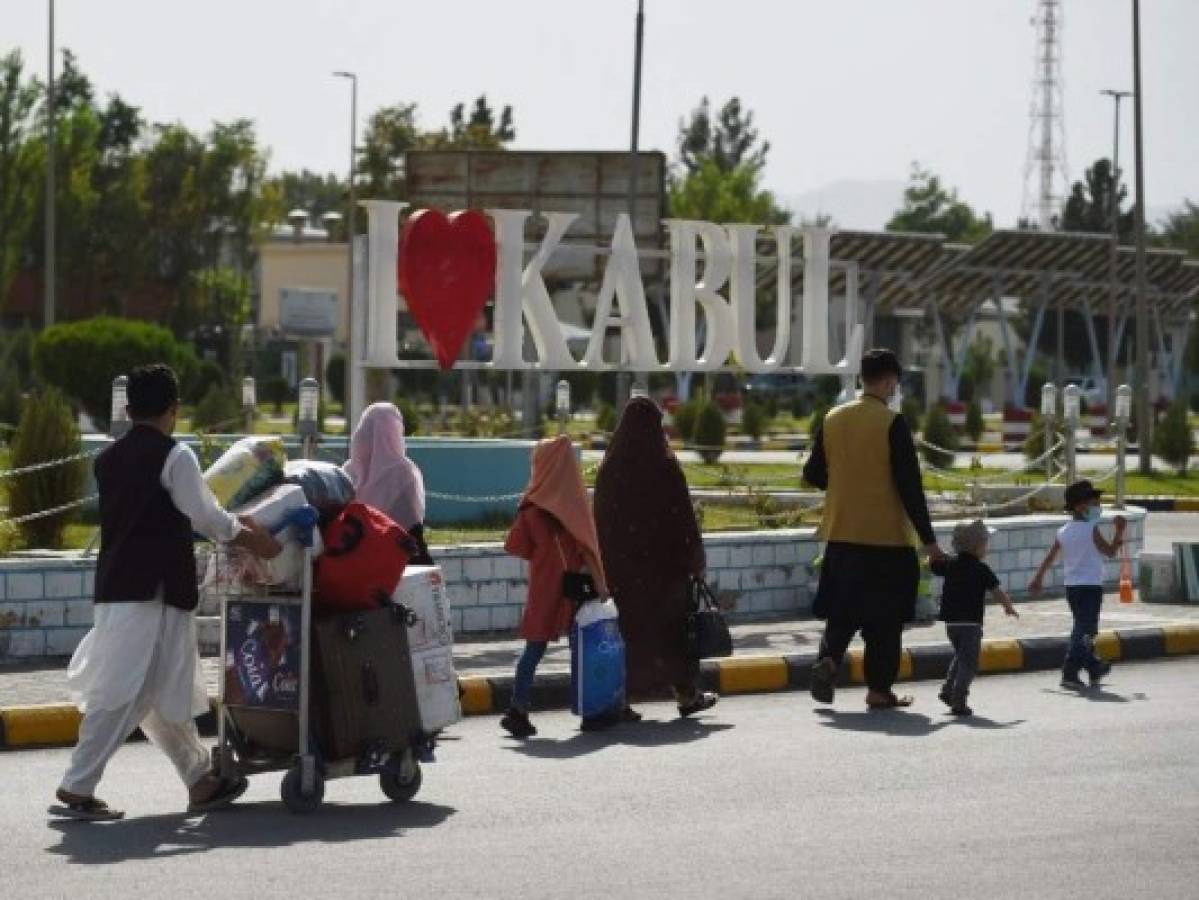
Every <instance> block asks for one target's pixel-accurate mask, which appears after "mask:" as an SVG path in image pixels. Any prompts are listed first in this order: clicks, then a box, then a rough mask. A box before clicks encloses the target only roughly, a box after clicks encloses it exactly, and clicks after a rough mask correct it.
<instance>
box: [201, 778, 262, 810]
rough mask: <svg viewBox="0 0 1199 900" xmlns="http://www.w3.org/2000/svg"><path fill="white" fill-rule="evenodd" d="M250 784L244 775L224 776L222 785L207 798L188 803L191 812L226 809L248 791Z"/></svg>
mask: <svg viewBox="0 0 1199 900" xmlns="http://www.w3.org/2000/svg"><path fill="white" fill-rule="evenodd" d="M249 786H250V782H249V779H247V778H246V777H245V776H244V775H241V776H238V777H237V778H222V779H221V780H220V785H219V786H218V787H217V789H216V790H215V791H213V793H212V796H210V797H209V798H208V799H207V800H200V801H192V802H191V803H188V804H187V811H188V812H189V813H206V812H213V811H214V810H218V809H224V808H225V807H227V806H230V805H231V804H232V803H233V801H234V800H236V799H237V798H238V797H240V796H241V795H242V794H244V793H245V792H246V788H248V787H249Z"/></svg>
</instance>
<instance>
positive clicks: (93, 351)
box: [33, 316, 197, 428]
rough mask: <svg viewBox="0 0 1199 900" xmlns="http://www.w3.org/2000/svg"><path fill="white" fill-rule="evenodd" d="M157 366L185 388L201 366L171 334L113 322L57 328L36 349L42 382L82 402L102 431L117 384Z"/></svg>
mask: <svg viewBox="0 0 1199 900" xmlns="http://www.w3.org/2000/svg"><path fill="white" fill-rule="evenodd" d="M156 362H157V363H166V364H167V365H170V366H172V367H174V369H175V371H176V372H177V373H178V374H179V376H180V378H181V380H183V381H185V382H186V381H187V380H188V379H189V378H190V377H191V375H192V370H193V368H194V367H195V366H196V365H197V362H196V357H195V354H194V353H193V352H192V350H191V348H190V347H188V346H187V345H185V344H181V343H179V342H178V341H177V340H175V337H174V335H172V334H171V332H170V331H168V330H167V329H165V328H162V327H160V326H158V325H152V324H150V323H149V322H138V321H134V320H132V319H115V318H111V317H108V316H99V317H97V318H94V319H83V320H82V321H79V322H65V323H63V324H62V325H54V326H51V327H50V328H47V329H46V330H45V331H43V332H42V333H41V334H39V335H38V337H37V340H36V341H35V342H34V345H33V368H34V371H35V372H36V373H37V375H38V377H40V378H41V379H42V381H44V382H45V383H47V384H49V385H52V386H54V387H56V388H59V389H60V390H61V391H62V392H63V393H64V394H66V395H67V397H69V398H71V399H73V400H76V401H78V402H79V404H80V405H81V406H82V407H83V410H84V412H86V413H87V414H88V415H89V416H90V417H91V419H92V420H93V421H94V422H95V423H96V425H97V426H98V427H100V428H106V427H107V426H108V419H109V414H110V412H111V409H112V380H113V379H114V378H116V377H117V376H118V375H125V374H128V373H129V371H130V370H131V369H133V368H134V367H136V366H142V365H147V364H149V363H156Z"/></svg>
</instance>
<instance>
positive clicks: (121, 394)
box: [108, 375, 133, 440]
mask: <svg viewBox="0 0 1199 900" xmlns="http://www.w3.org/2000/svg"><path fill="white" fill-rule="evenodd" d="M128 405H129V379H128V378H126V377H125V376H124V375H118V376H117V377H116V378H114V379H113V380H112V407H111V409H110V412H109V415H108V436H109V437H110V438H113V439H114V440H115V439H116V438H119V437H121V436H122V435H124V434H125V433H126V432H127V431H129V428H130V426H131V425H132V424H133V423H132V422H131V421H130V420H129V410H128V409H127V408H126V407H128Z"/></svg>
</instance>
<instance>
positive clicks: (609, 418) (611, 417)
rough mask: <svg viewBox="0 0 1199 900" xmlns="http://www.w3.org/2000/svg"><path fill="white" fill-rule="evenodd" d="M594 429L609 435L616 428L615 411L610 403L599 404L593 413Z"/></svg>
mask: <svg viewBox="0 0 1199 900" xmlns="http://www.w3.org/2000/svg"><path fill="white" fill-rule="evenodd" d="M595 428H596V430H597V431H601V432H603V433H604V434H611V433H612V431H613V430H614V429H615V428H616V409H615V408H614V407H613V406H612V404H611V403H604V402H601V403H600V405H599V408H598V409H596V411H595Z"/></svg>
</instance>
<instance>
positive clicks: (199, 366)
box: [179, 359, 225, 406]
mask: <svg viewBox="0 0 1199 900" xmlns="http://www.w3.org/2000/svg"><path fill="white" fill-rule="evenodd" d="M181 378H182V384H180V386H179V391H180V393H181V394H182V395H183V402H184V403H188V404H190V405H192V406H195V405H196V404H198V403H199V402H200V401H201V400H203V399H204V398H205V397H206V396H208V392H209V391H210V390H211V389H212V388H213V387H219V388H224V387H225V370H224V369H222V368H221V367H220V366H219V365H218V364H217V363H215V362H213V361H212V360H211V359H202V360H198V361H197V362H196V363H195V365H193V366H191V367H189V369H188V371H187V372H186V374H184V375H182V376H181Z"/></svg>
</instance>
